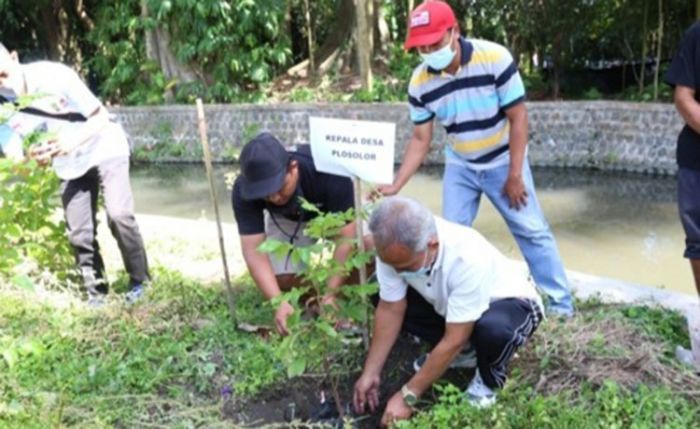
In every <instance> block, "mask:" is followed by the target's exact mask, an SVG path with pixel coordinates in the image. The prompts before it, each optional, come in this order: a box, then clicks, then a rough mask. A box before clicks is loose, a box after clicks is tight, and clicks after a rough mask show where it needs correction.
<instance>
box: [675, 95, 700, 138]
mask: <svg viewBox="0 0 700 429" xmlns="http://www.w3.org/2000/svg"><path fill="white" fill-rule="evenodd" d="M675 104H676V109H677V110H678V113H680V114H681V116H682V117H683V120H684V121H685V123H686V124H688V126H689V127H690V128H692V129H693V131H695V132H696V133H698V134H700V103H698V102H697V101H695V99H694V98H691V97H686V98H683V99H678V98H676V101H675Z"/></svg>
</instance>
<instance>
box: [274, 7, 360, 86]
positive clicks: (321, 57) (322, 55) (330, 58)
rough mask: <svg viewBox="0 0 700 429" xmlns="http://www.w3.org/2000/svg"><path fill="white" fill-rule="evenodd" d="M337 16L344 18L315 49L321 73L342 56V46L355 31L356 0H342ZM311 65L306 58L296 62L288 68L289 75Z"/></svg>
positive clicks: (318, 68) (317, 70) (319, 72)
mask: <svg viewBox="0 0 700 429" xmlns="http://www.w3.org/2000/svg"><path fill="white" fill-rule="evenodd" d="M337 16H342V17H343V19H341V20H339V21H338V23H337V24H336V25H335V26H334V27H333V31H332V32H331V33H330V34H329V35H328V37H326V39H325V40H324V41H323V44H322V45H321V47H320V48H318V49H316V50H315V59H316V60H315V63H316V72H317V74H319V75H322V74H324V73H325V72H326V71H328V70H329V69H330V68H331V67H332V66H333V64H334V63H335V61H336V60H337V59H338V58H339V57H340V56H341V55H340V54H341V48H342V47H343V45H344V44H345V42H346V41H347V40H348V38H349V37H350V36H351V35H352V33H353V28H354V25H355V4H354V0H342V1H341V2H340V6H339V8H338V14H337ZM308 66H309V60H308V59H306V60H304V61H302V62H300V63H299V64H295V65H294V66H292V67H290V68H289V69H288V70H287V74H289V75H292V76H294V75H298V74H300V73H302V71H303V70H306V69H307V68H308Z"/></svg>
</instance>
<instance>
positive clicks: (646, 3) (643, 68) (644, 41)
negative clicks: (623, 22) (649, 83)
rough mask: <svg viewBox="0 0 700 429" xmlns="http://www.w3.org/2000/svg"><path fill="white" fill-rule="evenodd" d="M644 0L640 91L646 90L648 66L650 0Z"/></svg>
mask: <svg viewBox="0 0 700 429" xmlns="http://www.w3.org/2000/svg"><path fill="white" fill-rule="evenodd" d="M642 1H644V18H643V21H642V64H641V65H640V70H639V93H640V94H641V93H643V92H644V75H645V72H646V68H647V55H649V53H648V52H647V31H648V30H647V21H648V19H649V0H642Z"/></svg>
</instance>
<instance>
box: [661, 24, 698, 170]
mask: <svg viewBox="0 0 700 429" xmlns="http://www.w3.org/2000/svg"><path fill="white" fill-rule="evenodd" d="M664 81H666V83H668V84H669V85H671V86H673V87H675V86H677V85H680V86H687V87H689V88H693V89H694V90H695V101H697V102H700V22H696V23H695V24H693V25H692V26H691V27H690V28H689V29H688V30H687V31H686V32H685V35H684V36H683V40H681V44H680V46H679V47H678V52H676V55H675V56H674V57H673V61H672V62H671V67H670V68H669V69H668V71H667V72H666V75H665V76H664ZM676 160H677V162H678V166H679V167H683V168H692V169H695V170H700V134H698V133H697V132H695V130H693V129H692V128H690V127H689V126H688V125H687V124H686V126H685V127H683V130H682V131H681V133H680V134H679V135H678V148H677V149H676Z"/></svg>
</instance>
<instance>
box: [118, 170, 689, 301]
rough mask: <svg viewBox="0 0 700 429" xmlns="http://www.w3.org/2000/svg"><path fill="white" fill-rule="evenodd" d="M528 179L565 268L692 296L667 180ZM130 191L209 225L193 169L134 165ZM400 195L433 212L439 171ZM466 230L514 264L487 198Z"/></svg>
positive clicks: (145, 208) (600, 175)
mask: <svg viewBox="0 0 700 429" xmlns="http://www.w3.org/2000/svg"><path fill="white" fill-rule="evenodd" d="M234 169H235V167H233V166H219V167H217V168H215V175H216V182H217V195H218V198H219V204H220V205H221V208H222V209H221V213H222V216H223V217H224V220H225V221H227V222H233V213H232V210H231V203H230V195H229V194H230V192H229V190H228V189H227V188H226V185H225V183H224V175H225V174H226V173H227V172H232V171H234ZM533 174H534V176H535V181H536V184H537V190H538V198H539V199H540V203H541V205H542V207H543V210H544V212H545V215H546V216H547V219H548V220H549V223H550V225H551V227H552V229H553V231H554V234H555V236H556V238H557V242H558V244H559V248H560V251H561V253H562V258H563V259H564V263H565V265H566V267H567V268H570V269H574V270H577V271H583V272H587V273H591V274H597V275H601V276H608V277H614V278H619V279H622V280H627V281H631V282H637V283H641V284H647V285H654V286H659V287H665V288H669V289H674V290H678V291H683V292H686V293H694V285H693V281H692V276H691V273H690V268H689V266H688V264H687V261H686V260H684V259H683V258H682V252H683V248H684V236H683V231H682V228H681V226H680V223H679V221H678V214H677V210H676V205H675V200H676V187H675V180H674V179H673V178H669V177H658V176H642V175H635V174H625V173H606V172H599V171H589V170H564V169H552V168H535V169H534V172H533ZM132 184H133V188H134V195H135V198H136V208H137V211H138V212H139V213H146V214H159V215H166V216H177V217H184V218H192V219H194V218H199V217H202V216H204V217H206V218H208V219H213V210H212V207H211V203H210V200H209V190H208V187H207V181H206V176H205V172H204V168H203V167H201V166H192V165H187V166H182V165H163V166H148V167H138V166H137V167H135V168H134V171H133V173H132ZM403 193H404V194H405V195H408V196H412V197H414V198H417V199H420V200H421V201H423V202H424V203H425V204H427V205H428V206H429V207H430V208H431V209H432V210H433V211H435V212H436V213H440V212H441V205H442V191H441V169H429V170H425V171H423V172H422V173H421V174H419V175H417V176H416V177H414V178H413V179H412V180H411V181H410V182H409V185H407V187H406V189H405V190H404V191H403ZM474 227H475V228H477V229H478V230H480V231H481V232H482V233H483V234H484V235H485V236H486V237H488V238H489V239H490V240H491V241H492V242H494V244H496V246H497V247H499V249H501V251H503V252H504V253H505V254H507V255H509V256H511V257H514V258H518V259H520V258H521V257H520V252H519V250H518V247H517V245H516V244H515V241H514V240H513V238H512V236H511V235H510V232H509V231H508V229H507V227H506V225H505V223H504V222H503V220H502V218H501V216H500V215H499V214H498V213H497V212H496V211H495V209H494V208H493V206H492V205H491V204H490V203H489V202H488V199H487V198H483V199H482V204H481V208H480V211H479V214H478V216H477V220H476V222H475V224H474Z"/></svg>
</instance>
